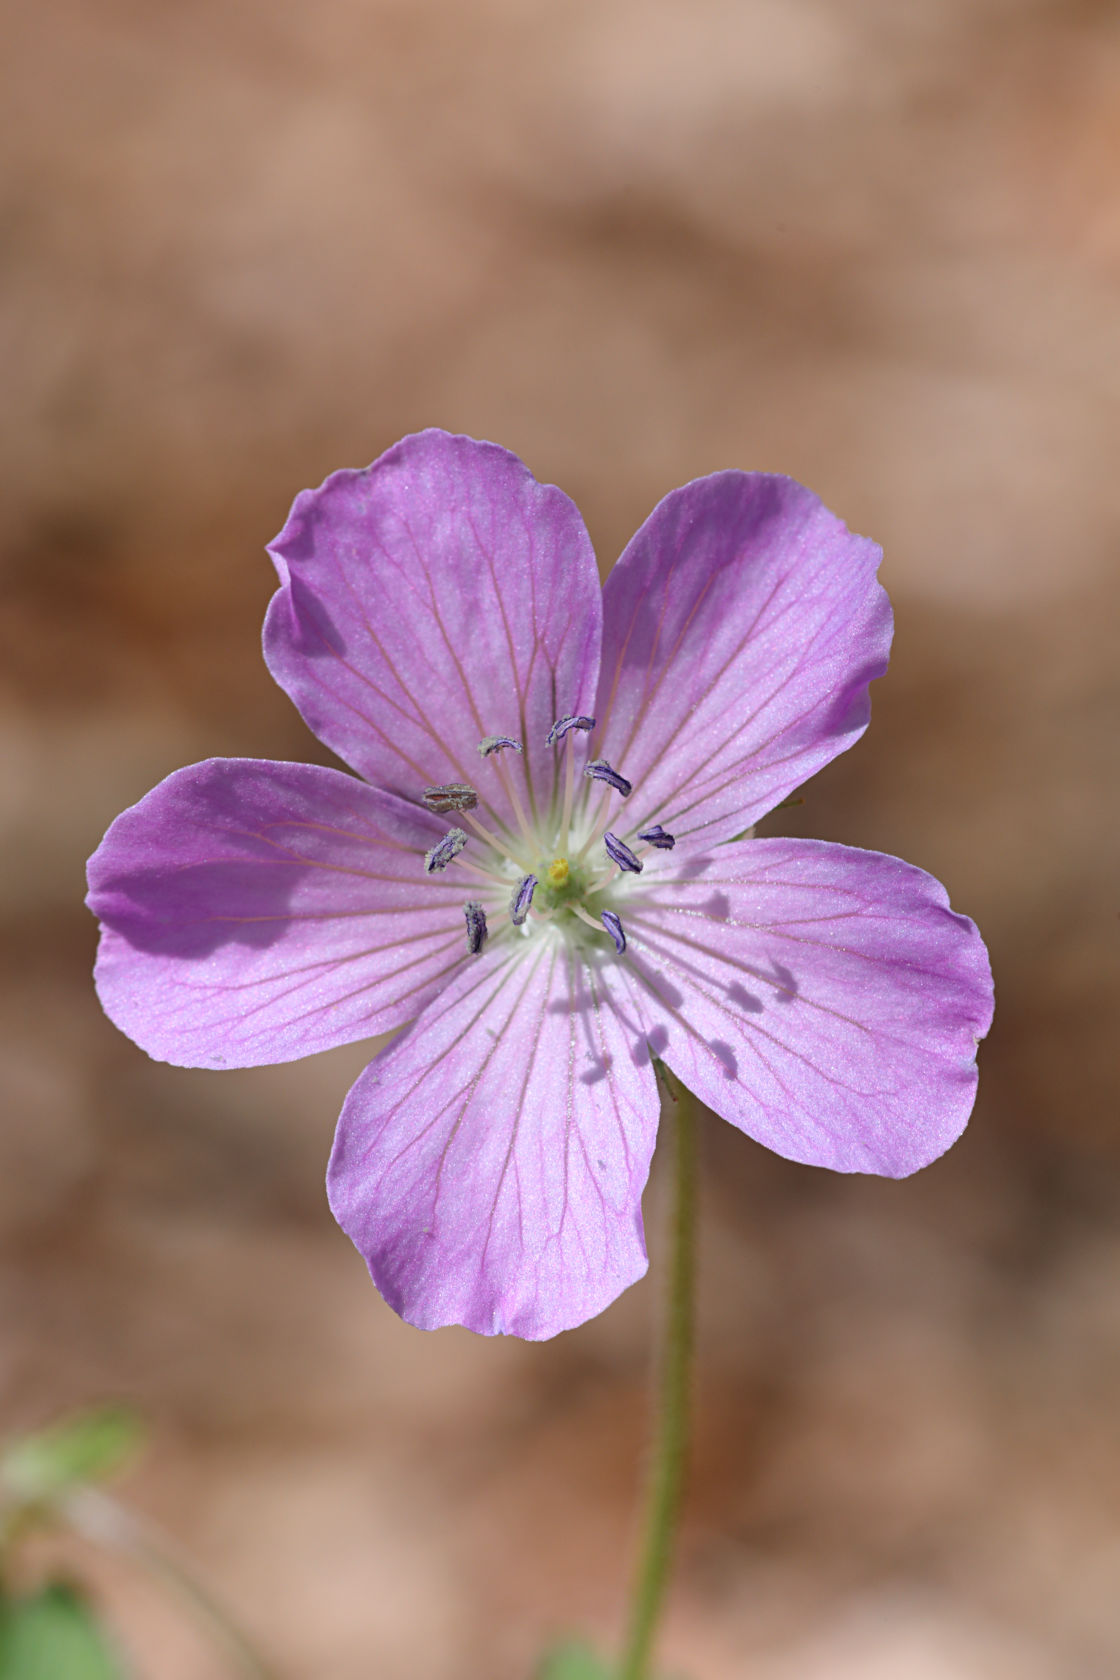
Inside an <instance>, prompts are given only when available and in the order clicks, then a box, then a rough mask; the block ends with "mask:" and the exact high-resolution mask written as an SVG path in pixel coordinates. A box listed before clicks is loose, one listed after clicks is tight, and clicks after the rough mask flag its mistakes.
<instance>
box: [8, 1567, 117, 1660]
mask: <svg viewBox="0 0 1120 1680" xmlns="http://www.w3.org/2000/svg"><path fill="white" fill-rule="evenodd" d="M0 1680H125V1670H124V1669H123V1668H122V1667H121V1664H120V1662H119V1661H118V1660H117V1658H116V1656H115V1655H114V1654H113V1650H112V1647H111V1645H110V1644H109V1641H108V1640H107V1639H106V1637H105V1635H104V1633H103V1632H102V1631H101V1629H100V1627H99V1626H98V1624H97V1621H96V1619H95V1617H94V1614H93V1611H92V1610H91V1609H90V1608H89V1606H88V1605H87V1604H86V1602H85V1600H84V1599H82V1598H79V1596H78V1594H77V1593H76V1592H75V1591H74V1590H73V1588H72V1587H68V1586H67V1585H66V1584H65V1582H62V1581H54V1582H52V1583H51V1584H50V1585H49V1586H46V1587H44V1588H43V1590H42V1592H39V1593H36V1594H35V1595H34V1597H32V1598H17V1599H7V1600H0Z"/></svg>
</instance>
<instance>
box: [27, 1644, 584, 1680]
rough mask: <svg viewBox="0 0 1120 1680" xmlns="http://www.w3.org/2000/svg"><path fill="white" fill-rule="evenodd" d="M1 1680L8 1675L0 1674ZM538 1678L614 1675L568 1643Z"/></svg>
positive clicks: (565, 1679)
mask: <svg viewBox="0 0 1120 1680" xmlns="http://www.w3.org/2000/svg"><path fill="white" fill-rule="evenodd" d="M0 1680H7V1677H6V1676H2V1675H0ZM536 1680H612V1675H611V1671H610V1669H609V1668H604V1666H603V1664H602V1663H601V1662H600V1661H599V1659H598V1657H597V1656H595V1654H594V1653H593V1652H592V1651H590V1650H588V1648H587V1646H586V1645H574V1644H567V1645H559V1646H557V1648H556V1650H555V1651H550V1652H549V1654H548V1656H547V1657H545V1659H544V1661H543V1663H542V1664H541V1666H540V1668H539V1669H538V1670H537V1676H536Z"/></svg>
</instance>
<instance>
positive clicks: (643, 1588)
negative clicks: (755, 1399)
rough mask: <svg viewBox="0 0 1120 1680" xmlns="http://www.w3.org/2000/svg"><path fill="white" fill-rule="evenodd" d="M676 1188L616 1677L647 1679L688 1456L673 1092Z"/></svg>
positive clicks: (686, 1131)
mask: <svg viewBox="0 0 1120 1680" xmlns="http://www.w3.org/2000/svg"><path fill="white" fill-rule="evenodd" d="M666 1106H667V1107H670V1108H671V1109H672V1114H673V1121H674V1134H675V1135H674V1140H673V1141H674V1166H675V1173H674V1185H673V1207H672V1222H671V1247H670V1254H669V1275H668V1279H667V1287H666V1293H665V1324H664V1330H663V1339H662V1344H661V1349H660V1359H659V1371H658V1383H657V1386H658V1416H657V1422H656V1426H655V1434H654V1441H653V1451H652V1455H651V1459H650V1468H649V1484H648V1488H647V1492H646V1519H645V1534H644V1538H643V1541H642V1547H641V1553H640V1556H639V1561H638V1568H637V1572H636V1575H635V1578H634V1589H633V1596H632V1599H631V1605H630V1627H629V1633H628V1635H627V1640H626V1651H625V1655H624V1657H623V1660H622V1666H621V1667H620V1669H619V1671H618V1674H619V1680H647V1676H648V1674H649V1660H650V1655H651V1653H652V1650H653V1639H654V1634H655V1632H656V1629H657V1622H658V1618H659V1617H660V1614H661V1609H662V1603H663V1600H664V1597H665V1588H666V1585H667V1583H668V1579H669V1568H670V1564H671V1563H672V1555H673V1540H674V1533H675V1529H676V1521H677V1513H678V1511H679V1509H680V1502H681V1492H682V1489H683V1486H684V1475H685V1466H686V1459H687V1455H688V1433H689V1414H690V1411H691V1388H692V1350H693V1341H694V1293H695V1291H694V1280H695V1272H696V1112H695V1100H694V1098H693V1097H692V1095H691V1093H690V1092H688V1091H685V1090H684V1089H682V1088H680V1087H677V1088H676V1092H675V1100H674V1101H673V1102H672V1103H671V1104H667V1105H666Z"/></svg>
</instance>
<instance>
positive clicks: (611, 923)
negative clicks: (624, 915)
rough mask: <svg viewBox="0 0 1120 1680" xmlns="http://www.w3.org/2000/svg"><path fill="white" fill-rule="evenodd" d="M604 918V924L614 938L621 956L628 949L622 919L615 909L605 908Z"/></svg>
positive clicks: (615, 945)
mask: <svg viewBox="0 0 1120 1680" xmlns="http://www.w3.org/2000/svg"><path fill="white" fill-rule="evenodd" d="M602 920H603V926H604V927H605V928H606V930H607V932H608V933H609V934H610V936H611V938H612V939H613V940H614V948H615V950H616V951H617V952H618V954H619V956H621V955H622V953H623V951H625V949H626V935H625V934H624V933H623V931H622V923H621V921H620V920H619V918H618V917H617V916H616V915H615V913H614V911H613V910H604V911H603V917H602Z"/></svg>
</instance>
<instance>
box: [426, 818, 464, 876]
mask: <svg viewBox="0 0 1120 1680" xmlns="http://www.w3.org/2000/svg"><path fill="white" fill-rule="evenodd" d="M466 843H467V836H466V835H465V834H464V833H463V831H462V829H461V828H449V829H448V831H447V833H446V834H445V835H444V837H443V839H442V840H437V841H436V843H435V845H434V846H433V847H432V849H431V851H430V852H425V853H424V868H425V869H426V870H427V872H428V874H429V875H434V874H436V872H437V871H438V870H441V869H446V868H447V866H448V864H449V863H450V862H451V859H452V858H454V857H458V856H459V853H460V852H461V851H462V849H463V847H464V846H465V845H466Z"/></svg>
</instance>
